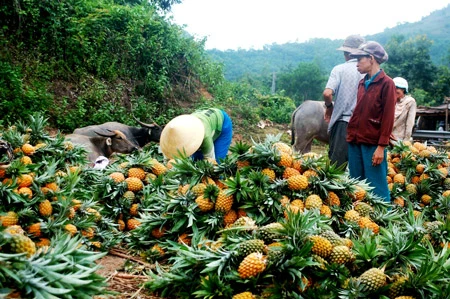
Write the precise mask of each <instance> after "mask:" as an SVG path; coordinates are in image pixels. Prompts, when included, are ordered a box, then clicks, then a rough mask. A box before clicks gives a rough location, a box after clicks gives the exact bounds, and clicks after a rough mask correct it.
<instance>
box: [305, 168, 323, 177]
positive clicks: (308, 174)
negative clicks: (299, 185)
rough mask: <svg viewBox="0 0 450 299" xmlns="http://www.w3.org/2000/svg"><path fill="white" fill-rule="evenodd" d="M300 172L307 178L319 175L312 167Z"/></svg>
mask: <svg viewBox="0 0 450 299" xmlns="http://www.w3.org/2000/svg"><path fill="white" fill-rule="evenodd" d="M302 174H303V175H304V176H305V177H307V178H310V177H316V176H319V175H318V174H317V172H316V171H315V170H314V169H307V170H305V171H303V173H302Z"/></svg>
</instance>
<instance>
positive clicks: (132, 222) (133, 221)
mask: <svg viewBox="0 0 450 299" xmlns="http://www.w3.org/2000/svg"><path fill="white" fill-rule="evenodd" d="M139 225H141V222H140V221H139V220H137V219H135V218H130V219H128V220H127V229H128V230H133V229H135V228H136V227H138V226H139Z"/></svg>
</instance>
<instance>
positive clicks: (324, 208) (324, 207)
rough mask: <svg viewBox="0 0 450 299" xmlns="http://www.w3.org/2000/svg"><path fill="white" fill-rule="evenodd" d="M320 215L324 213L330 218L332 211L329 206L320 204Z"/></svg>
mask: <svg viewBox="0 0 450 299" xmlns="http://www.w3.org/2000/svg"><path fill="white" fill-rule="evenodd" d="M320 215H324V216H325V217H328V218H331V215H332V212H331V209H330V207H329V206H327V205H322V206H321V207H320Z"/></svg>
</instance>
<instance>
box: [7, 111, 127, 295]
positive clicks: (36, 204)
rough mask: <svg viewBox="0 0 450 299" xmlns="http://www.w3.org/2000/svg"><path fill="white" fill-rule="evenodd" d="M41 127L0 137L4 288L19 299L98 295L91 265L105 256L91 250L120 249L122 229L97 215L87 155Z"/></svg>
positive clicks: (99, 282) (35, 119)
mask: <svg viewBox="0 0 450 299" xmlns="http://www.w3.org/2000/svg"><path fill="white" fill-rule="evenodd" d="M45 125H46V119H44V118H43V117H41V116H39V115H36V116H31V117H30V121H29V122H27V123H24V122H19V123H18V124H17V125H15V126H12V127H9V128H6V129H4V130H2V131H1V136H0V138H1V139H2V140H3V141H6V142H7V143H8V144H9V145H10V146H11V148H12V152H13V158H12V159H11V161H8V162H9V163H8V165H7V166H8V167H2V168H0V199H1V207H0V223H1V226H0V231H1V233H0V248H1V250H0V254H1V257H2V258H1V262H0V272H1V273H2V277H3V279H2V282H1V283H0V285H1V289H3V291H4V293H5V292H6V294H8V292H10V293H11V294H15V296H19V297H21V296H22V297H23V298H37V297H39V296H41V298H50V297H51V296H52V295H53V296H62V295H63V294H64V295H65V296H66V297H67V298H69V297H70V296H72V295H73V296H75V294H77V293H78V292H84V293H85V294H86V296H92V295H95V294H100V293H102V292H103V291H102V289H101V287H105V286H106V284H105V282H104V281H105V279H104V278H103V277H100V276H98V275H97V274H95V270H96V269H98V266H97V265H96V264H95V260H97V259H99V258H100V257H102V256H104V255H105V252H102V253H98V252H97V253H96V252H95V251H94V250H101V249H103V248H107V247H110V246H113V245H114V244H117V242H118V241H117V237H116V236H117V235H118V234H119V231H118V230H117V228H116V226H115V224H114V223H113V222H112V221H111V220H109V219H108V218H107V217H103V216H102V214H101V209H102V206H101V205H99V204H98V201H97V200H96V197H95V192H96V188H95V187H93V186H91V184H90V183H89V182H91V181H92V177H96V176H98V172H97V171H94V170H92V169H90V168H88V167H87V160H86V157H85V156H86V155H85V154H86V151H85V150H84V149H83V148H81V147H74V146H73V145H72V144H71V143H70V142H66V141H65V140H64V137H63V136H62V135H60V134H58V135H57V136H55V137H50V136H49V135H48V134H47V133H46V131H45ZM5 164H6V162H5V163H4V165H5ZM87 249H89V250H87ZM79 259H83V260H82V261H79ZM71 260H72V261H71ZM83 267H86V268H83ZM11 271H12V273H14V275H10V274H8V273H11ZM55 277H60V278H59V279H57V280H55V279H54V278H55ZM60 280H62V281H65V282H64V283H61V282H60ZM83 290H84V291H83Z"/></svg>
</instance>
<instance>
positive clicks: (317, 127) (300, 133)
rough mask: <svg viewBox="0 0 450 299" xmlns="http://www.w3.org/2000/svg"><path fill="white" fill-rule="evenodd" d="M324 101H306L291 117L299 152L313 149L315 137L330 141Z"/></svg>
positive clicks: (295, 145) (294, 142)
mask: <svg viewBox="0 0 450 299" xmlns="http://www.w3.org/2000/svg"><path fill="white" fill-rule="evenodd" d="M324 115H325V105H324V102H323V101H311V100H307V101H304V102H303V103H302V104H301V105H300V106H298V107H297V109H295V111H294V112H293V113H292V117H291V131H292V135H291V136H292V141H291V144H292V145H293V146H294V150H296V151H297V152H299V153H308V152H310V151H311V144H312V141H313V139H317V140H319V141H322V142H324V143H328V141H329V136H328V133H327V129H328V123H327V122H326V121H325V119H324Z"/></svg>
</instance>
